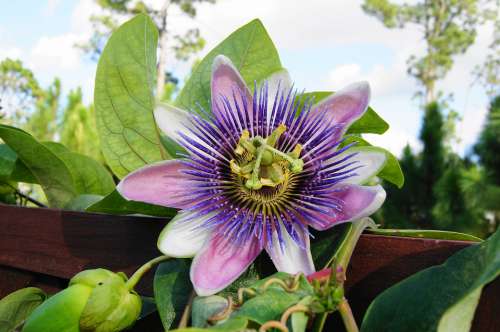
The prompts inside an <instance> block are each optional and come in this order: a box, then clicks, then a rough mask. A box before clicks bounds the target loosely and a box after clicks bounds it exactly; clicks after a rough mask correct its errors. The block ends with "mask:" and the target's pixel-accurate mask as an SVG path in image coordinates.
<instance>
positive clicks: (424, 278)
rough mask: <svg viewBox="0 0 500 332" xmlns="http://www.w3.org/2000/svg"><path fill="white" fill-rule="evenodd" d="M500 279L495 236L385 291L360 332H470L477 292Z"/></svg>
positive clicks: (499, 251) (498, 235) (499, 247)
mask: <svg viewBox="0 0 500 332" xmlns="http://www.w3.org/2000/svg"><path fill="white" fill-rule="evenodd" d="M499 274H500V230H498V231H497V232H496V233H495V234H493V235H492V236H491V237H490V238H489V239H488V240H486V241H484V242H482V243H481V244H476V245H472V246H470V247H468V248H465V249H463V250H461V251H459V252H458V253H456V254H455V255H453V256H452V257H450V258H449V259H448V260H447V261H446V262H445V263H444V264H442V265H438V266H434V267H431V268H428V269H425V270H423V271H420V272H418V273H416V274H414V275H413V276H411V277H409V278H407V279H405V280H403V281H401V282H399V283H397V284H396V285H394V286H392V287H391V288H389V289H387V290H385V291H384V292H383V293H382V294H380V295H379V296H377V298H375V300H374V301H373V302H372V303H371V305H370V307H369V308H368V311H367V312H366V314H365V317H364V320H363V324H362V327H361V330H362V331H364V332H371V331H377V332H381V331H401V332H405V331H419V332H426V331H429V332H430V331H438V332H462V331H464V332H465V331H469V329H470V326H471V323H472V319H473V316H474V311H475V309H476V306H477V303H478V301H479V296H480V294H481V289H482V288H483V286H484V285H486V284H487V283H489V282H491V281H493V280H494V279H495V278H497V277H498V275H499Z"/></svg>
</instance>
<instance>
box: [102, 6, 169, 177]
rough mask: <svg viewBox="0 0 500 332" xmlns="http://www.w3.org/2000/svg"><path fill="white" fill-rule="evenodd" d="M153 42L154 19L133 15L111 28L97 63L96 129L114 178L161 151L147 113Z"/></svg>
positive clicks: (155, 37)
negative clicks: (120, 24) (123, 22)
mask: <svg viewBox="0 0 500 332" xmlns="http://www.w3.org/2000/svg"><path fill="white" fill-rule="evenodd" d="M157 42H158V31H157V29H156V26H155V24H154V23H153V22H152V21H151V19H150V18H149V17H148V16H147V15H145V14H140V15H137V16H136V17H134V18H133V19H131V20H130V21H128V22H126V23H125V24H123V25H122V26H121V27H120V28H118V30H117V31H115V32H114V33H113V35H112V36H111V38H110V39H109V41H108V43H107V45H106V47H105V48H104V51H103V53H102V55H101V57H100V59H99V64H98V66H97V74H96V81H95V92H94V104H95V107H96V109H95V111H96V120H97V130H98V132H99V137H100V141H101V146H102V152H103V154H104V158H105V159H106V162H107V164H108V165H109V167H110V168H111V169H112V171H113V172H114V173H115V174H116V175H117V176H118V177H120V178H122V177H124V176H125V175H127V174H128V173H129V172H131V171H133V170H135V169H137V168H140V167H142V166H144V165H146V164H149V163H152V162H155V161H158V160H161V159H163V158H164V157H166V156H165V155H164V154H162V153H163V150H162V147H161V143H160V135H159V132H158V129H157V127H156V124H155V121H154V117H153V109H154V103H155V101H154V96H153V90H154V86H155V77H156V46H157Z"/></svg>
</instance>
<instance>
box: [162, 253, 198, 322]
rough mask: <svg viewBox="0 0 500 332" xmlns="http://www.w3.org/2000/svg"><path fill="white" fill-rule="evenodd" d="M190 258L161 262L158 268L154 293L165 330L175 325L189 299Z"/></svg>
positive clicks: (190, 289)
mask: <svg viewBox="0 0 500 332" xmlns="http://www.w3.org/2000/svg"><path fill="white" fill-rule="evenodd" d="M189 266H190V260H188V259H175V260H169V261H166V262H164V263H161V264H160V265H159V266H158V268H157V269H156V273H155V278H154V283H153V286H154V294H155V301H156V306H157V308H158V313H159V314H160V318H161V322H162V324H163V327H164V328H165V330H167V331H168V330H169V329H170V327H172V326H173V325H175V324H176V323H177V322H178V321H179V319H180V317H181V316H182V312H183V311H184V308H185V307H186V304H187V303H188V301H189V298H190V296H191V295H190V294H191V292H192V289H193V287H192V285H191V282H190V279H189Z"/></svg>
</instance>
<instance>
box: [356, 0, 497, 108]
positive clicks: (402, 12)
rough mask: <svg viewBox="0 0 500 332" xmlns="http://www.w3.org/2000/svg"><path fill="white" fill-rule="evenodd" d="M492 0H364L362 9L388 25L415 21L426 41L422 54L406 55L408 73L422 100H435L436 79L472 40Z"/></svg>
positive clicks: (449, 67) (489, 13)
mask: <svg viewBox="0 0 500 332" xmlns="http://www.w3.org/2000/svg"><path fill="white" fill-rule="evenodd" d="M492 4H494V0H484V1H480V0H424V1H419V2H416V3H412V4H408V3H404V4H395V3H392V2H391V1H388V0H365V2H364V4H363V10H364V11H365V12H366V13H368V14H369V15H372V16H374V17H376V18H378V19H379V20H380V21H382V23H383V24H384V25H385V26H386V27H388V28H403V27H405V26H406V25H407V24H416V25H417V26H419V27H420V28H421V31H422V33H423V40H424V42H425V44H426V50H425V53H424V55H422V56H416V55H412V56H411V57H410V58H409V59H408V73H409V74H410V75H411V76H413V77H415V78H416V79H417V80H418V82H419V83H420V85H421V86H422V87H423V92H422V93H423V95H424V101H425V104H427V103H429V102H432V101H435V100H436V98H437V94H436V82H437V81H438V80H440V79H442V78H444V76H445V75H446V74H447V73H448V72H449V70H450V69H451V68H452V66H453V59H454V57H455V56H456V55H458V54H461V53H464V52H465V51H466V50H467V49H468V48H469V46H471V45H472V44H473V43H474V40H475V37H476V29H477V27H478V25H480V24H482V23H484V22H485V20H486V19H488V18H491V6H490V5H492Z"/></svg>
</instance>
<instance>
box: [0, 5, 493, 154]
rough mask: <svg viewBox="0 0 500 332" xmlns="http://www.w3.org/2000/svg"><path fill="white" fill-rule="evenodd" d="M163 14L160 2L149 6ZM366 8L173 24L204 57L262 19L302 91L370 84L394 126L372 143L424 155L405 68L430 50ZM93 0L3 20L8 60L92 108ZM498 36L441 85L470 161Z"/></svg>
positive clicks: (487, 36) (410, 31)
mask: <svg viewBox="0 0 500 332" xmlns="http://www.w3.org/2000/svg"><path fill="white" fill-rule="evenodd" d="M146 2H150V3H153V5H155V6H161V2H162V1H161V0H147V1H146ZM361 2H362V1H358V0H308V1H300V0H274V1H271V0H252V1H247V0H218V1H217V3H216V4H215V5H212V4H203V5H201V6H198V15H197V17H196V18H195V19H194V20H193V19H190V18H188V17H187V16H186V15H184V14H182V13H180V12H179V11H177V10H173V11H172V13H171V15H170V16H169V25H170V26H171V27H172V32H173V33H175V32H176V31H179V32H180V31H184V30H185V29H186V28H189V27H199V28H200V30H201V33H202V35H203V37H204V38H205V39H206V41H207V44H206V47H205V49H204V50H203V51H202V52H201V53H200V54H198V56H199V57H202V56H203V55H204V54H205V53H207V52H208V51H209V50H210V49H211V48H212V47H214V46H215V45H216V44H217V43H219V42H220V41H221V40H222V39H224V38H225V37H226V36H227V35H229V34H230V33H231V32H232V31H234V30H235V29H237V28H238V27H239V26H242V25H244V24H245V23H247V22H249V21H250V20H252V19H254V18H260V19H261V20H262V22H263V23H264V26H265V27H266V29H267V30H268V32H269V35H270V36H271V38H272V39H273V41H274V43H275V45H276V47H277V49H278V51H279V53H280V57H281V62H282V64H283V66H284V67H285V68H287V69H288V71H289V72H290V74H291V77H292V79H293V81H294V83H295V86H296V87H297V88H299V89H300V90H302V89H305V90H306V91H314V90H338V89H340V88H341V87H342V86H344V85H347V84H349V83H352V82H355V81H360V80H367V81H368V82H369V83H370V85H371V88H372V100H371V106H372V107H373V108H374V109H375V110H376V111H377V113H379V114H380V115H381V116H382V117H383V118H384V119H385V120H386V121H387V122H388V123H389V124H390V126H391V127H390V129H389V130H388V131H387V132H386V133H385V134H384V135H367V139H368V140H369V141H370V142H372V143H373V144H375V145H379V146H382V147H385V148H387V149H389V150H390V151H392V152H393V153H395V154H396V155H400V152H401V150H402V148H403V147H404V146H405V145H406V144H410V146H411V147H412V148H413V149H415V150H417V151H418V150H419V149H421V146H420V144H419V140H418V133H419V130H420V126H421V118H422V111H421V110H420V109H419V103H418V100H417V99H415V98H414V94H415V92H416V91H417V90H418V86H417V83H416V81H415V80H414V79H413V78H411V77H410V76H408V75H407V73H406V60H407V59H408V57H409V56H410V55H412V54H416V55H418V54H422V52H423V50H424V43H423V41H422V35H421V32H420V31H419V30H418V28H417V27H416V26H411V25H409V26H407V27H406V28H405V29H404V30H398V29H396V30H390V29H387V28H385V27H384V26H383V25H382V24H381V23H380V22H379V21H378V20H377V19H375V18H373V17H370V16H368V15H366V14H365V13H364V12H363V11H362V9H361ZM98 12H99V9H98V7H97V6H96V5H95V3H94V0H23V1H9V2H5V3H4V4H3V5H2V10H1V11H0V61H1V60H2V59H4V58H6V57H11V58H19V59H21V60H22V61H23V62H24V63H25V65H26V66H27V67H28V68H30V69H31V70H33V72H34V73H35V76H36V77H37V78H38V79H39V80H40V82H41V83H42V84H43V85H48V84H49V83H50V82H51V81H52V80H53V78H54V77H55V76H57V77H59V78H60V79H61V80H62V85H63V91H64V92H65V93H67V92H68V91H69V90H71V89H74V88H76V87H78V86H81V87H82V89H83V93H84V100H85V101H86V102H88V103H90V102H91V101H92V98H93V85H94V77H95V70H96V63H95V62H93V61H91V60H90V59H88V57H85V56H84V54H82V52H81V51H80V50H79V49H77V48H75V47H74V45H75V44H77V43H80V42H83V41H85V40H87V39H88V37H89V36H90V35H91V33H92V25H91V24H90V22H89V20H88V18H89V16H90V15H92V14H95V13H98ZM492 31H493V29H492V27H491V26H488V25H487V26H482V27H480V29H479V31H478V36H477V38H476V42H475V44H474V45H473V46H472V47H470V48H469V50H468V51H467V52H466V53H465V54H463V55H460V56H457V58H456V60H455V65H454V67H453V70H452V71H451V72H450V73H449V74H448V75H447V77H446V78H445V79H444V80H442V81H441V82H439V84H438V88H439V89H440V90H442V91H443V92H444V94H445V95H447V94H450V93H452V94H453V100H452V101H451V104H450V105H451V107H452V108H453V109H454V110H455V111H457V112H458V113H459V115H460V116H461V121H460V122H459V123H458V125H457V128H456V136H457V138H458V140H457V141H455V142H454V143H453V145H452V148H453V150H454V151H455V152H457V153H459V154H461V155H464V154H466V153H468V152H469V151H470V149H471V145H472V144H474V142H475V141H476V139H477V135H478V133H479V132H480V130H481V127H482V125H483V122H484V120H485V115H486V113H487V104H488V98H487V96H486V94H485V92H484V89H483V88H482V87H481V86H478V85H473V84H472V82H473V80H474V79H473V76H472V75H471V72H472V70H473V69H474V66H475V65H477V64H480V63H482V62H483V61H484V58H485V56H486V53H487V46H488V44H489V43H490V40H491V37H492ZM190 66H191V65H190V64H189V63H180V62H178V61H176V60H175V59H173V58H172V57H169V59H168V65H167V67H168V69H169V70H172V71H173V73H174V75H176V76H177V77H183V76H184V75H185V74H186V73H187V72H188V71H189V69H190Z"/></svg>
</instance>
